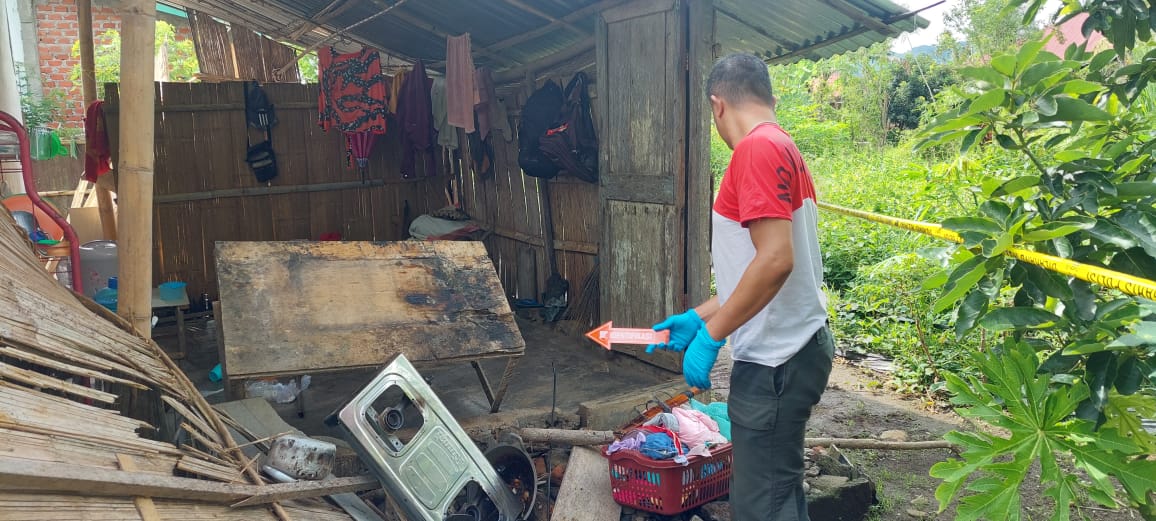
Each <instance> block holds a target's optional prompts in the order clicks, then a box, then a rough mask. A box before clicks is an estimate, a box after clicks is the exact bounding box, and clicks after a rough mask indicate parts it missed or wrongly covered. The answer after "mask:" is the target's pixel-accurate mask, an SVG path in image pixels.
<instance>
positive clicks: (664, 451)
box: [638, 432, 689, 460]
mask: <svg viewBox="0 0 1156 521" xmlns="http://www.w3.org/2000/svg"><path fill="white" fill-rule="evenodd" d="M638 451H639V452H641V453H642V455H643V456H646V457H648V458H650V459H657V460H664V459H671V458H673V457H675V456H677V455H678V450H676V449H675V448H674V440H672V439H671V438H670V436H669V435H668V434H666V433H664V432H655V433H651V434H647V435H646V441H644V442H642V446H641V447H639V448H638ZM682 451H683V452H688V451H689V449H687V448H686V445H685V444H684V445H683V446H682Z"/></svg>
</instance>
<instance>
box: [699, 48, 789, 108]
mask: <svg viewBox="0 0 1156 521" xmlns="http://www.w3.org/2000/svg"><path fill="white" fill-rule="evenodd" d="M706 93H707V96H712V95H713V96H718V97H720V98H722V99H724V100H727V101H728V102H731V103H745V102H750V101H755V102H760V103H762V104H764V105H766V106H768V107H774V106H775V95H774V92H773V91H772V90H771V75H770V73H769V72H767V64H766V63H763V60H761V59H759V57H758V56H755V55H753V54H731V55H729V56H726V57H723V58H722V59H721V60H719V61H718V62H716V63H715V64H714V68H713V69H711V71H710V77H709V78H707V80H706Z"/></svg>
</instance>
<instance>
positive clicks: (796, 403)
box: [728, 327, 835, 521]
mask: <svg viewBox="0 0 1156 521" xmlns="http://www.w3.org/2000/svg"><path fill="white" fill-rule="evenodd" d="M834 354H835V344H834V341H833V339H832V338H831V331H830V330H829V329H827V328H826V327H823V328H822V329H820V330H819V331H818V332H817V333H815V336H813V337H811V341H810V342H808V343H807V345H806V346H805V347H803V349H802V350H801V351H799V352H798V353H797V354H795V356H793V357H791V359H790V360H787V362H786V363H784V364H782V365H780V366H779V367H768V366H765V365H759V364H753V363H749V362H739V361H736V362H735V365H734V369H733V370H732V371H731V388H730V398H729V400H728V402H729V406H728V407H729V409H730V419H731V435H732V438H733V439H732V441H733V443H734V448H733V455H734V463H733V467H732V475H731V496H730V500H731V514H732V519H733V520H734V521H807V520H808V517H807V498H806V497H805V495H804V493H803V436H804V434H805V433H806V427H807V419H809V418H810V417H811V408H812V407H813V406H814V405H815V404H816V403H819V397H820V396H822V395H823V390H824V389H826V387H827V378H828V377H829V376H830V374H831V359H832V357H833V356H834Z"/></svg>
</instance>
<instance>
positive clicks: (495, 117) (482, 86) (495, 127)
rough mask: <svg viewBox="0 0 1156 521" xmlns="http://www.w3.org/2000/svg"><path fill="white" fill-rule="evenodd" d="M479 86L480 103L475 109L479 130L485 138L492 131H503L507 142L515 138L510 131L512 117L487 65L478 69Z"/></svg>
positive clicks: (477, 80) (477, 79)
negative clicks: (500, 96) (495, 86)
mask: <svg viewBox="0 0 1156 521" xmlns="http://www.w3.org/2000/svg"><path fill="white" fill-rule="evenodd" d="M475 81H476V84H477V86H478V99H479V101H478V105H477V106H476V107H474V111H475V112H476V113H477V116H478V132H480V133H481V138H482V139H483V140H484V139H486V138H487V137H489V133H490V132H491V131H501V132H502V136H503V137H504V138H505V140H506V142H509V141H511V140H513V139H514V133H513V132H510V118H509V116H508V115H507V114H506V104H505V103H502V100H500V99H498V92H497V90H496V89H495V88H494V79H493V76H492V75H491V73H490V70H489V69H487V68H486V67H481V68H479V69H478V74H477V76H476V80H475Z"/></svg>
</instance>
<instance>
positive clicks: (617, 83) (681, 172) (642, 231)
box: [596, 0, 687, 370]
mask: <svg viewBox="0 0 1156 521" xmlns="http://www.w3.org/2000/svg"><path fill="white" fill-rule="evenodd" d="M684 12H685V11H684V6H683V5H681V2H680V1H677V0H636V1H634V2H629V3H627V4H624V5H622V6H619V7H616V8H613V9H610V10H607V11H604V12H603V13H602V16H601V18H600V20H599V22H598V35H597V37H596V41H597V53H598V55H597V60H596V61H597V66H598V100H597V102H598V104H599V107H598V108H599V109H600V110H601V113H602V114H603V117H602V118H600V121H601V122H602V124H601V128H600V132H599V142H600V144H601V147H600V149H601V157H600V159H599V176H600V178H601V179H600V185H601V186H600V190H599V193H600V200H601V204H602V215H603V219H604V220H603V228H602V246H601V247H600V250H599V251H600V257H601V259H600V261H599V262H600V264H601V272H600V274H601V280H600V288H601V292H602V295H601V299H600V301H601V302H600V304H601V305H600V309H601V315H602V318H603V320H604V321H605V320H612V321H614V324H615V325H616V326H622V327H648V326H650V325H651V324H654V323H655V322H658V321H660V320H662V319H663V318H664V317H666V316H667V315H668V314H670V313H673V312H676V311H681V310H682V309H683V308H685V306H686V305H687V304H686V303H685V302H684V300H686V299H685V298H684V297H683V295H684V294H685V293H686V264H687V262H686V261H687V254H686V245H687V240H686V212H685V210H686V206H687V205H686V155H687V154H686V143H687V71H686V66H685V59H686V45H685V32H686V29H685V14H684ZM616 349H617V348H616ZM642 350H643V348H642V347H641V346H624V347H623V348H622V351H625V352H627V353H630V354H632V355H635V356H638V357H639V358H641V359H642V360H645V361H647V362H651V363H654V364H656V365H659V366H662V367H665V368H668V369H671V370H679V368H680V359H679V357H678V356H677V355H674V354H672V353H666V352H663V353H659V354H654V355H645V354H642Z"/></svg>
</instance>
